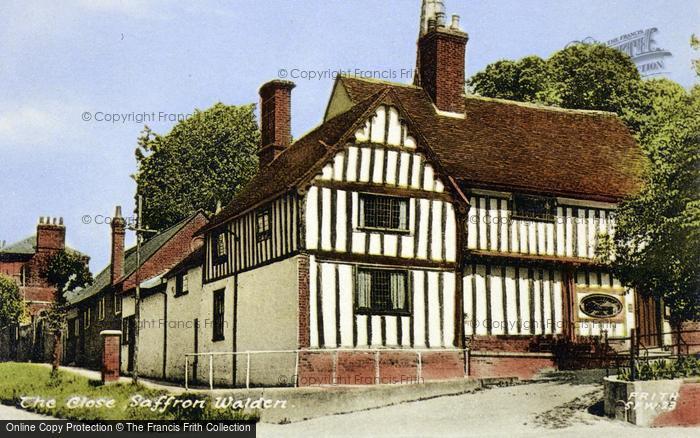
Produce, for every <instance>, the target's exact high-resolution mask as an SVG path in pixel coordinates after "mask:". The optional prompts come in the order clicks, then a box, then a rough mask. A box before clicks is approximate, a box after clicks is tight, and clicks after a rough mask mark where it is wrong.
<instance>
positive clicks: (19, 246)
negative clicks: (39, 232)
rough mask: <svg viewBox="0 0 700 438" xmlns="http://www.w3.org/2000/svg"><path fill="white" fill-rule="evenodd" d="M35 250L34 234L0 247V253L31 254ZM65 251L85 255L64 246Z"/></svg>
mask: <svg viewBox="0 0 700 438" xmlns="http://www.w3.org/2000/svg"><path fill="white" fill-rule="evenodd" d="M35 252H36V234H34V235H31V236H29V237H25V238H24V239H22V240H20V241H19V242H15V243H12V244H10V245H7V246H5V247H3V248H0V254H26V255H32V254H34V253H35ZM66 252H69V253H72V254H77V255H79V256H82V257H85V256H86V255H85V254H83V253H81V252H80V251H78V250H76V249H73V248H71V247H69V246H66Z"/></svg>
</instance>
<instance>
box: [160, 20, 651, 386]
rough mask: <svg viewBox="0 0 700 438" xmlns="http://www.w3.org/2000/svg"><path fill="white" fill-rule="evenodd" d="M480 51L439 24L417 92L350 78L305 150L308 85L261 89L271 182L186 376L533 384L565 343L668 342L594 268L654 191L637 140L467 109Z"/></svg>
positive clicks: (423, 48) (208, 235) (247, 213)
mask: <svg viewBox="0 0 700 438" xmlns="http://www.w3.org/2000/svg"><path fill="white" fill-rule="evenodd" d="M467 39H468V38H467V34H466V33H465V32H463V31H462V30H461V29H460V28H459V18H458V17H453V19H452V23H451V24H450V25H446V24H445V23H444V12H443V11H441V10H439V8H438V9H430V8H428V9H427V10H425V11H424V14H423V18H422V25H421V32H420V37H419V40H418V51H417V52H418V57H417V69H416V77H415V81H414V83H413V84H398V83H389V82H382V81H376V80H368V79H361V78H353V77H346V76H341V77H338V78H337V80H336V81H335V84H334V87H333V91H332V94H331V97H330V100H329V102H328V105H327V109H326V113H325V115H324V118H323V122H322V123H321V124H320V125H319V126H318V127H317V128H315V129H313V130H312V131H310V132H309V133H307V134H306V135H304V136H303V137H301V138H300V139H298V140H296V141H295V142H293V143H291V134H290V120H291V105H290V102H291V90H292V88H293V87H294V84H293V83H291V82H288V81H282V80H273V81H271V82H268V83H266V84H265V85H263V86H262V87H261V89H260V98H261V125H262V126H261V129H262V144H261V149H260V152H259V155H260V169H259V172H258V174H257V175H256V176H255V177H254V178H253V180H252V181H251V182H250V183H249V184H248V185H247V186H246V187H245V188H243V190H242V191H241V192H240V193H239V194H238V195H237V196H236V197H235V199H233V201H232V202H231V203H230V204H229V205H228V206H227V207H226V208H224V209H223V210H222V211H221V212H220V213H219V214H217V215H215V216H214V217H213V218H212V219H211V221H210V222H209V224H208V225H207V226H205V227H204V228H203V229H202V230H201V233H202V234H203V235H204V236H205V244H204V254H203V261H202V263H203V264H202V266H193V267H190V268H189V269H190V271H189V272H190V273H192V274H188V276H189V275H194V276H195V277H196V278H200V277H201V279H202V280H201V290H198V292H197V293H198V294H201V299H200V301H199V302H200V303H202V304H201V307H200V308H201V311H202V312H203V313H204V314H205V315H209V318H211V321H212V323H211V324H210V326H209V328H204V329H203V331H200V332H198V333H199V334H198V335H197V336H198V340H197V343H196V345H197V347H196V348H197V349H196V351H195V350H192V349H190V351H189V352H191V353H197V354H200V356H197V357H196V358H195V359H196V360H195V361H193V362H189V366H190V367H192V368H189V369H188V371H187V372H188V373H194V375H195V376H197V377H200V378H206V375H207V373H208V370H209V369H211V370H213V373H214V375H215V376H216V377H215V378H214V380H215V381H216V382H217V383H218V382H223V383H234V384H240V383H241V382H242V381H243V380H245V379H248V380H250V378H251V377H250V373H251V372H252V373H253V374H255V377H253V379H254V380H255V383H271V382H272V383H280V381H281V380H280V377H279V376H281V375H282V376H284V375H285V371H284V370H290V369H294V370H295V371H296V374H297V376H295V379H297V380H298V383H301V384H305V383H306V384H309V383H319V382H320V383H323V382H328V383H330V382H331V380H332V381H333V382H336V383H367V382H368V379H369V380H371V381H373V382H385V381H404V377H408V376H417V375H418V376H421V378H424V379H425V378H438V377H450V376H461V375H464V374H465V373H468V374H471V375H481V376H486V375H503V374H507V375H518V376H521V377H529V376H532V375H533V374H534V373H536V372H537V371H539V370H540V369H543V368H547V367H552V366H555V365H556V364H555V363H554V356H553V354H552V352H551V351H548V350H547V348H545V347H546V345H550V344H551V343H552V342H554V339H565V340H570V341H575V340H577V339H585V338H590V337H598V336H607V337H608V338H610V339H611V340H614V339H615V338H624V337H626V336H628V335H629V333H630V330H631V329H632V328H634V327H640V328H646V330H647V332H649V333H651V332H654V331H656V330H655V329H656V327H658V326H659V325H660V324H664V323H665V322H664V321H663V319H662V315H661V312H659V308H658V305H656V304H654V303H653V302H648V301H645V300H641V299H640V298H639V296H638V295H637V294H636V293H635V292H634V291H632V290H629V289H626V288H624V287H622V285H621V284H620V282H619V281H618V280H617V279H616V278H614V277H613V276H612V275H611V274H610V272H609V271H608V270H607V269H606V268H605V266H603V265H601V264H600V263H599V262H598V261H597V258H596V248H597V243H598V240H599V238H600V236H601V235H603V234H610V233H612V232H613V231H614V227H615V220H614V217H615V207H616V204H617V203H618V202H619V201H620V200H621V199H623V198H624V197H625V196H628V195H630V194H632V193H634V192H635V191H636V190H638V188H639V186H640V181H641V179H640V172H641V168H642V166H643V156H642V154H641V151H640V149H639V147H638V145H637V144H636V143H635V141H634V139H633V137H632V136H631V134H630V132H629V131H628V130H627V128H626V127H625V126H624V124H623V123H622V122H621V121H620V120H619V119H618V117H616V115H615V114H612V113H605V112H599V111H579V110H565V109H560V108H551V107H544V106H538V105H532V104H524V103H518V102H512V101H506V100H499V99H489V98H482V97H477V96H471V95H465V91H464V80H465V77H464V75H465V73H464V71H465V69H464V65H465V48H466V44H467ZM172 281H175V280H172ZM201 317H202V318H203V315H201ZM200 319H201V318H200ZM205 319H206V318H205ZM661 341H662V340H661V339H653V340H652V339H651V338H650V339H649V343H650V344H658V343H660V342H661ZM188 342H189V341H188ZM467 348H468V349H469V354H466V353H465V350H466V349H467ZM248 351H258V352H260V351H265V352H266V353H264V354H263V353H260V354H257V353H256V354H253V355H252V359H250V358H249V357H248V355H247V354H244V353H245V352H248ZM299 351H300V354H297V353H299ZM224 352H228V353H231V354H217V355H215V356H211V355H210V356H211V357H212V358H213V359H212V361H213V363H212V364H210V365H209V366H210V368H209V369H207V368H206V367H203V366H201V365H200V366H199V371H198V370H197V369H196V366H197V363H199V364H201V357H202V356H201V354H205V356H206V353H224ZM234 356H235V357H236V358H237V359H234ZM251 360H252V361H253V363H252V365H251ZM178 364H182V362H178ZM178 366H179V365H178ZM416 369H419V370H420V371H419V372H418V373H416ZM247 370H252V371H247ZM256 373H257V374H256ZM190 375H193V374H190ZM406 380H410V379H408V378H407V379H406ZM285 381H287V380H285Z"/></svg>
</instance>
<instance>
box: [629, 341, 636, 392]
mask: <svg viewBox="0 0 700 438" xmlns="http://www.w3.org/2000/svg"><path fill="white" fill-rule="evenodd" d="M636 348H637V329H631V330H630V380H631V381H633V382H634V381H635V380H637V369H636V367H635V358H634V356H635V354H636V353H635V350H636Z"/></svg>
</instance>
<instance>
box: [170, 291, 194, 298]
mask: <svg viewBox="0 0 700 438" xmlns="http://www.w3.org/2000/svg"><path fill="white" fill-rule="evenodd" d="M189 293H190V291H188V290H186V291H183V292H179V293H178V292H175V294H174V295H173V297H174V298H180V297H182V296H185V295H187V294H189Z"/></svg>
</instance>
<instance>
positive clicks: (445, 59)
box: [414, 11, 469, 113]
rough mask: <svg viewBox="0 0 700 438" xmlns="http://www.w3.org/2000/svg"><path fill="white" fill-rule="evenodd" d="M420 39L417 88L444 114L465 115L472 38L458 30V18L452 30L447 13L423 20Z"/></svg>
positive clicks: (453, 22)
mask: <svg viewBox="0 0 700 438" xmlns="http://www.w3.org/2000/svg"><path fill="white" fill-rule="evenodd" d="M424 18H425V19H426V24H425V26H424V27H422V28H421V32H420V36H419V38H418V54H417V60H416V70H417V71H416V76H415V80H414V82H415V85H418V86H420V87H423V89H424V90H425V91H426V92H427V93H428V95H429V96H430V98H431V99H432V100H433V103H434V104H435V106H436V107H437V108H438V109H439V110H441V111H447V112H453V113H464V82H465V81H464V79H465V77H464V76H465V73H464V63H465V52H466V48H467V41H468V39H469V36H468V35H467V33H466V32H464V31H462V30H461V29H460V28H459V16H457V15H453V16H452V23H451V25H450V26H449V27H447V26H446V25H445V13H444V12H442V11H437V12H435V13H434V15H433V16H431V17H424Z"/></svg>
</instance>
